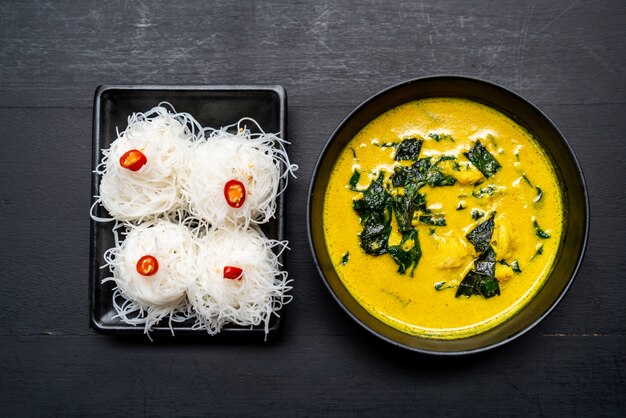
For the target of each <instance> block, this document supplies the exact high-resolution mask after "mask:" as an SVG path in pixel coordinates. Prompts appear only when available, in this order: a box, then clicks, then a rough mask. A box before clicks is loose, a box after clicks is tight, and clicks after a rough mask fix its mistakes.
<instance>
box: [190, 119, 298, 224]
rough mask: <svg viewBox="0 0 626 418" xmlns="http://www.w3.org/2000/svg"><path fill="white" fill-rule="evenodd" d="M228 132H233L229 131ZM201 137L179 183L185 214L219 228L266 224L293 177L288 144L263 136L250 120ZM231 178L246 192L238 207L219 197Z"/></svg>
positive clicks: (272, 137) (206, 133) (206, 131)
mask: <svg viewBox="0 0 626 418" xmlns="http://www.w3.org/2000/svg"><path fill="white" fill-rule="evenodd" d="M246 124H249V125H252V126H256V127H257V129H258V130H259V131H260V132H261V133H251V131H250V130H249V129H247V128H246ZM233 128H236V132H237V133H236V134H232V133H229V130H232V129H233ZM205 136H206V139H205V140H202V141H199V142H197V143H196V144H194V147H193V150H192V152H191V154H190V160H189V170H190V172H191V175H189V176H187V177H186V178H185V179H183V189H184V190H183V193H184V194H185V195H186V198H187V200H188V202H189V211H190V212H191V213H192V214H193V215H194V216H197V217H198V218H201V219H204V220H206V221H208V222H209V223H210V224H211V225H212V226H218V227H219V226H222V225H225V224H228V225H235V224H238V225H243V226H244V227H248V226H249V225H250V224H251V223H252V224H262V223H265V222H268V221H269V220H270V219H271V218H273V217H274V214H275V212H276V197H277V196H279V195H280V194H281V193H282V192H283V191H284V190H285V188H286V187H287V179H288V176H289V174H291V175H293V176H294V177H295V175H294V172H295V171H296V170H297V169H298V166H297V165H295V164H291V163H290V162H289V158H288V156H287V152H286V150H285V144H288V142H287V141H285V140H283V139H281V138H279V137H278V136H277V135H275V134H266V133H264V132H263V131H262V130H261V128H260V127H259V126H258V124H257V123H256V122H255V121H254V120H253V119H249V118H245V119H242V120H240V121H239V122H238V123H237V124H236V125H232V126H226V127H223V128H221V129H218V130H215V129H210V128H209V129H207V130H205ZM281 173H282V174H281ZM232 179H235V180H239V181H241V182H242V183H243V184H244V187H245V189H246V195H245V201H244V203H243V205H242V206H241V207H239V208H234V207H231V206H229V204H228V202H227V201H226V198H225V197H224V186H225V185H226V183H227V182H228V181H229V180H232ZM282 179H284V182H283V186H282V187H281V180H282Z"/></svg>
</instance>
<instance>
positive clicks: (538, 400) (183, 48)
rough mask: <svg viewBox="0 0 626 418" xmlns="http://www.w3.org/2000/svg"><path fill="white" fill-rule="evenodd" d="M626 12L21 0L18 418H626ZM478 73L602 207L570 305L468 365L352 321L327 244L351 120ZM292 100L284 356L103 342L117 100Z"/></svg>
mask: <svg viewBox="0 0 626 418" xmlns="http://www.w3.org/2000/svg"><path fill="white" fill-rule="evenodd" d="M625 40H626V3H624V2H622V1H605V2H602V1H569V0H567V1H546V2H542V1H530V2H520V1H502V2H487V1H474V2H469V1H462V0H455V1H445V2H434V1H424V2H419V3H418V2H388V1H382V0H371V1H367V2H356V1H350V2H332V1H318V2H310V1H293V2H280V1H274V2H262V1H241V2H230V1H220V2H205V1H191V2H184V3H182V2H180V4H179V2H176V1H156V2H131V1H108V2H94V1H78V0H73V1H67V2H38V1H4V2H2V4H1V5H0V129H1V132H2V134H1V137H2V138H1V140H0V178H1V187H0V217H1V222H0V267H1V268H0V415H2V416H22V415H26V416H29V415H57V416H73V415H95V416H112V415H120V416H122V415H123V416H137V415H149V416H153V415H165V416H174V415H183V416H189V415H216V416H240V415H243V416H245V415H280V416H309V415H313V416H317V415H332V416H347V415H357V416H365V415H372V416H384V415H387V414H389V415H410V416H431V415H443V414H446V415H448V414H450V415H467V416H472V415H526V416H541V415H548V416H580V415H593V416H600V415H620V414H623V413H624V412H625V411H626V409H625V406H624V402H625V401H624V398H625V395H626V383H625V379H626V308H625V306H626V302H625V300H626V273H625V272H626V261H625V251H624V249H625V245H624V243H625V241H626V210H625V209H624V207H625V205H626V203H625V202H626V200H625V199H626V193H625V189H626V188H625V187H624V173H625V172H626V160H625V157H626V140H625V138H626V136H625V135H626V70H625V67H626V52H625V51H624V41H625ZM442 73H447V74H460V75H469V76H475V77H480V78H484V79H486V80H490V81H494V82H497V83H500V84H502V85H504V86H506V87H509V88H511V89H513V90H514V91H516V92H518V93H520V94H522V95H524V96H526V97H527V98H529V99H530V100H532V101H534V102H535V103H536V104H537V105H538V106H539V107H541V109H543V110H544V111H545V112H546V113H547V114H548V115H549V116H550V117H551V118H552V119H553V120H554V121H555V123H556V124H557V125H558V126H559V127H560V128H561V130H562V131H563V132H564V134H565V136H566V137H567V138H568V139H569V141H570V143H571V145H572V147H573V149H574V151H575V152H576V154H577V155H578V157H579V159H580V162H581V165H582V167H583V170H584V172H585V175H586V179H587V183H588V187H589V192H590V196H591V235H590V239H589V245H588V250H587V254H586V257H585V261H584V264H583V266H582V269H581V271H580V273H579V275H578V277H577V279H576V280H575V282H574V284H573V287H572V288H571V290H570V292H569V293H568V295H567V297H566V298H565V299H564V300H563V301H562V303H561V304H560V305H559V306H558V307H557V309H556V310H555V311H554V312H553V313H552V314H551V315H550V316H549V317H548V318H547V319H546V320H545V321H543V322H542V323H541V324H540V325H539V326H537V327H536V328H535V329H533V330H532V331H531V332H530V333H528V334H527V335H525V336H523V337H522V338H520V339H518V340H516V341H515V342H513V343H511V344H508V345H506V346H504V347H501V348H498V349H495V350H492V351H489V352H487V353H483V354H479V355H472V356H465V357H462V358H438V357H431V356H425V355H420V354H415V353H411V352H405V351H402V350H400V349H396V348H394V347H392V346H390V345H387V344H385V343H383V342H380V341H378V340H377V339H376V338H374V337H372V336H370V335H369V334H368V333H366V332H365V331H364V330H362V329H361V328H360V327H359V326H357V325H356V324H355V323H354V322H353V321H352V320H350V319H349V318H348V316H347V315H346V314H345V313H344V312H343V311H342V310H341V309H340V308H339V307H338V306H337V305H336V304H335V302H334V301H333V300H332V299H331V297H330V295H329V294H328V292H327V290H326V289H325V288H324V286H323V284H322V281H321V280H320V278H319V277H318V275H317V273H316V271H315V269H314V265H313V261H312V256H311V254H310V251H309V247H308V244H307V240H306V226H305V216H304V215H305V210H306V199H307V189H308V185H309V180H310V176H311V173H312V170H313V166H314V163H315V160H316V158H317V156H318V154H319V152H320V151H321V149H322V146H323V145H324V143H325V141H326V139H327V138H328V136H329V134H330V133H331V132H332V130H333V129H334V128H335V127H336V126H337V124H338V123H339V122H340V121H341V120H342V118H343V117H344V116H345V115H346V114H347V113H348V112H349V111H350V110H351V109H352V108H353V107H355V106H356V105H357V104H359V103H360V102H361V101H363V100H364V99H366V98H367V97H369V96H370V95H372V94H374V93H376V92H377V91H379V90H381V89H383V88H385V87H388V86H390V85H392V84H395V83H397V82H400V81H404V80H407V79H410V78H416V77H420V76H426V75H432V74H442ZM103 83H124V84H135V83H142V84H280V85H282V86H284V87H285V88H286V89H287V92H288V96H289V133H290V139H291V141H292V142H293V145H292V146H291V148H290V153H291V157H292V159H293V160H294V161H295V162H297V163H298V164H299V165H300V171H299V172H298V179H297V180H296V181H293V182H292V183H291V184H290V187H289V190H288V193H287V197H288V207H287V216H288V217H287V228H288V239H289V241H290V242H291V252H289V254H288V256H287V257H288V258H287V262H288V265H289V274H290V277H292V278H293V279H294V280H295V282H294V290H293V295H294V297H295V299H294V301H293V303H292V304H291V305H289V307H288V312H287V318H286V321H285V323H284V327H283V328H282V331H281V334H280V336H279V338H278V339H277V340H276V341H274V342H272V343H270V344H245V343H243V344H242V343H236V342H212V341H210V340H209V341H206V342H205V343H191V342H182V343H181V342H179V343H176V342H174V343H171V342H170V343H165V342H159V341H157V342H155V343H149V342H148V341H147V340H145V341H144V340H143V339H142V340H141V341H137V340H125V339H118V338H112V337H108V336H102V335H98V334H96V333H94V332H93V331H92V330H91V329H90V328H89V327H88V317H89V302H88V278H89V272H88V266H89V262H88V258H89V215H88V212H89V206H90V203H91V201H92V199H91V196H90V192H89V188H90V169H91V167H90V161H91V122H92V99H93V93H94V90H95V88H96V86H97V85H99V84H103Z"/></svg>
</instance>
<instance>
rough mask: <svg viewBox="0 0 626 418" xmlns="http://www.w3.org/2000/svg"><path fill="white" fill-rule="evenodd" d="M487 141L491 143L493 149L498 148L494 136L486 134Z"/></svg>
mask: <svg viewBox="0 0 626 418" xmlns="http://www.w3.org/2000/svg"><path fill="white" fill-rule="evenodd" d="M487 139H488V140H490V141H491V144H492V145H493V147H494V148H498V143H497V142H496V137H495V136H493V135H491V134H488V135H487Z"/></svg>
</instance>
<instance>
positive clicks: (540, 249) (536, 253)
mask: <svg viewBox="0 0 626 418" xmlns="http://www.w3.org/2000/svg"><path fill="white" fill-rule="evenodd" d="M541 254H543V244H539V247H537V251H536V252H535V255H533V256H532V257H531V258H530V259H531V260H534V259H535V257H538V256H540V255H541Z"/></svg>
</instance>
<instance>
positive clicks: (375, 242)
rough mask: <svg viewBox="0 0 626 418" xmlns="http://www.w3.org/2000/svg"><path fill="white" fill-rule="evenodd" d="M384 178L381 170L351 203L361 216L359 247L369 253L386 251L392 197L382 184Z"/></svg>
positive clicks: (376, 253)
mask: <svg viewBox="0 0 626 418" xmlns="http://www.w3.org/2000/svg"><path fill="white" fill-rule="evenodd" d="M384 178H385V177H384V173H382V172H381V173H380V174H379V175H378V178H377V179H376V180H374V181H372V183H371V184H370V185H369V187H368V188H367V190H365V191H364V192H363V197H362V198H361V199H356V200H354V202H353V204H352V207H353V209H354V211H355V212H356V213H357V214H358V215H359V216H360V217H361V226H362V227H363V230H362V231H361V232H360V233H359V239H360V241H361V248H363V250H364V251H365V252H366V253H367V254H371V255H381V254H385V253H386V252H387V247H388V241H389V234H390V233H391V225H390V224H391V212H392V199H391V195H390V194H389V192H387V190H385V188H384V186H383V181H384Z"/></svg>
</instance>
